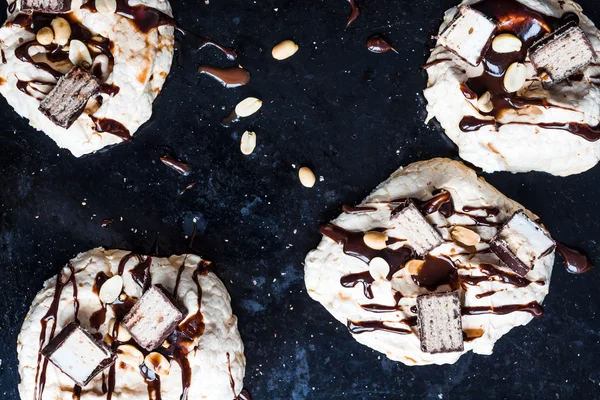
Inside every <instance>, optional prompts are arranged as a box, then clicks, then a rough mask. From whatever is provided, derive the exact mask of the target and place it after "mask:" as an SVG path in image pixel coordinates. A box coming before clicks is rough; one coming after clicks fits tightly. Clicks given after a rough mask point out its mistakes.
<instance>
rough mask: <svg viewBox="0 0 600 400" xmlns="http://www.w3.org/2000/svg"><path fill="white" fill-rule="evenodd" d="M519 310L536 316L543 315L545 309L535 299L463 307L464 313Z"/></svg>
mask: <svg viewBox="0 0 600 400" xmlns="http://www.w3.org/2000/svg"><path fill="white" fill-rule="evenodd" d="M517 311H521V312H527V313H529V314H531V315H533V316H534V317H536V318H538V317H541V316H542V315H543V314H544V309H543V308H542V306H541V305H540V304H539V303H538V302H537V301H533V302H531V303H528V304H509V305H506V306H499V307H492V306H489V307H485V306H484V307H463V308H462V315H481V314H495V315H506V314H510V313H513V312H517Z"/></svg>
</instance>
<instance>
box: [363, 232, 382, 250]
mask: <svg viewBox="0 0 600 400" xmlns="http://www.w3.org/2000/svg"><path fill="white" fill-rule="evenodd" d="M387 240H388V235H386V234H385V233H383V232H377V231H371V232H367V233H365V235H364V236H363V241H364V242H365V244H366V245H367V246H369V247H370V248H372V249H375V250H383V249H385V248H386V247H387V243H386V242H387Z"/></svg>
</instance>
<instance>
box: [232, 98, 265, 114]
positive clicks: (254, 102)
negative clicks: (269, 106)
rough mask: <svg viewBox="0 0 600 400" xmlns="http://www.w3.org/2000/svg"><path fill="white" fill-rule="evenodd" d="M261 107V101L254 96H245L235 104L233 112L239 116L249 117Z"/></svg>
mask: <svg viewBox="0 0 600 400" xmlns="http://www.w3.org/2000/svg"><path fill="white" fill-rule="evenodd" d="M261 107H262V101H261V100H259V99H257V98H256V97H247V98H245V99H244V100H242V101H240V102H239V103H238V105H237V106H235V113H236V114H237V116H238V117H240V118H245V117H249V116H251V115H252V114H254V113H255V112H257V111H258V110H260V108H261Z"/></svg>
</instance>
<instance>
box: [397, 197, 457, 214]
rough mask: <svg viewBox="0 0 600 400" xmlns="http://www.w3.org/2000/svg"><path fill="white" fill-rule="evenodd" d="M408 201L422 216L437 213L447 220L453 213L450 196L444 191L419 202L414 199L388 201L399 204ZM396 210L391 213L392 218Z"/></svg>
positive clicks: (452, 203)
mask: <svg viewBox="0 0 600 400" xmlns="http://www.w3.org/2000/svg"><path fill="white" fill-rule="evenodd" d="M408 199H410V200H412V201H413V202H414V203H415V205H416V206H417V208H418V209H419V210H420V211H421V213H423V215H429V214H433V213H435V212H438V211H439V212H440V214H442V215H443V216H444V217H446V218H449V217H451V216H452V215H454V213H455V210H454V202H453V201H452V195H451V194H450V192H447V191H445V190H436V191H435V192H434V193H433V197H431V198H430V199H429V200H419V199H416V198H414V197H410V198H401V199H395V200H392V201H390V203H400V202H403V201H405V200H408ZM401 207H402V206H401ZM396 210H398V209H395V210H393V211H392V216H393V215H394V214H396V212H397V211H396Z"/></svg>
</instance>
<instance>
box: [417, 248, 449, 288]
mask: <svg viewBox="0 0 600 400" xmlns="http://www.w3.org/2000/svg"><path fill="white" fill-rule="evenodd" d="M412 279H413V281H414V282H415V283H416V284H417V285H418V286H421V287H424V288H425V289H427V290H429V291H430V292H434V291H435V290H436V289H437V288H438V287H440V286H443V285H448V286H450V287H451V288H453V289H456V288H457V287H458V270H457V269H456V266H455V265H454V263H453V262H452V260H450V259H449V258H446V257H441V256H437V257H434V256H431V255H427V256H425V263H424V264H423V266H422V267H421V269H420V270H419V273H418V274H417V275H412Z"/></svg>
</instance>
